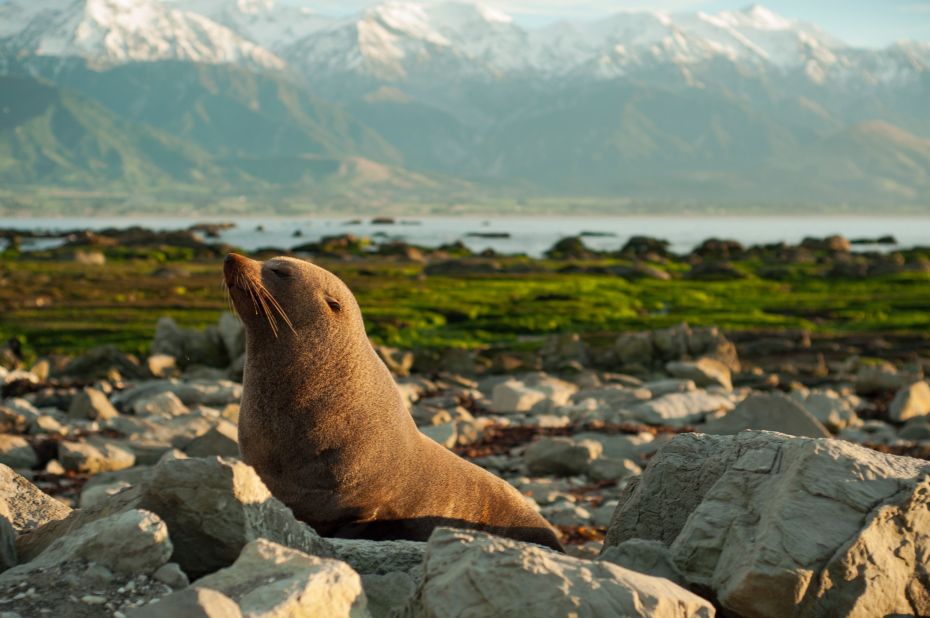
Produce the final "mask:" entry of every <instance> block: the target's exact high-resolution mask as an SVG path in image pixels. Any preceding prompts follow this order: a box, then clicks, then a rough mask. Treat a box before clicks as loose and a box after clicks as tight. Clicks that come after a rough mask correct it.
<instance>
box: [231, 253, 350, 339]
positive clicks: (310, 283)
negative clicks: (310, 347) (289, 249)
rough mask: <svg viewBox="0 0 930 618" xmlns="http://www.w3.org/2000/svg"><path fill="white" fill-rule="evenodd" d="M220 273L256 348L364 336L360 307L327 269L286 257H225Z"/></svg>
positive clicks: (234, 255)
mask: <svg viewBox="0 0 930 618" xmlns="http://www.w3.org/2000/svg"><path fill="white" fill-rule="evenodd" d="M223 275H224V279H225V283H226V287H227V289H228V290H229V296H230V299H231V301H232V305H233V307H234V308H235V310H236V313H237V314H238V315H239V317H240V318H241V319H242V323H243V324H244V326H245V330H246V338H247V342H249V343H251V344H253V345H251V346H250V347H257V346H256V345H255V343H256V342H258V341H261V342H263V345H262V347H265V346H266V345H271V346H274V345H275V344H278V345H281V346H286V345H288V343H289V342H292V341H294V340H295V339H296V340H298V341H304V342H306V341H308V340H323V339H325V340H327V341H328V342H330V343H331V344H332V343H337V342H338V340H340V339H344V338H345V337H346V336H347V334H350V333H356V334H357V333H358V332H359V331H360V332H361V333H362V334H364V332H365V329H364V325H363V322H362V317H361V311H360V310H359V307H358V303H356V301H355V297H354V296H353V295H352V292H351V291H350V290H349V288H348V287H347V286H346V285H345V284H344V283H343V282H342V281H341V280H340V279H339V278H338V277H337V276H336V275H334V274H332V273H331V272H329V271H327V270H325V269H323V268H320V267H319V266H315V265H313V264H310V263H309V262H305V261H303V260H298V259H294V258H290V257H276V258H273V259H270V260H268V261H265V262H258V261H255V260H250V259H248V258H246V257H243V256H241V255H239V254H236V253H230V254H229V255H227V256H226V260H225V262H224V265H223Z"/></svg>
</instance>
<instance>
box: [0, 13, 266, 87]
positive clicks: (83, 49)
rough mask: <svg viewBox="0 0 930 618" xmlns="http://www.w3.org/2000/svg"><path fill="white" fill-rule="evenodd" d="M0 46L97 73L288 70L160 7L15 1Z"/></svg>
mask: <svg viewBox="0 0 930 618" xmlns="http://www.w3.org/2000/svg"><path fill="white" fill-rule="evenodd" d="M0 46H2V47H3V48H5V49H7V50H8V51H9V53H12V54H15V55H17V56H20V57H21V56H25V55H34V56H45V57H59V58H72V57H78V58H83V59H85V60H88V61H89V62H91V63H92V64H94V65H96V66H114V65H119V64H125V63H128V62H151V61H157V60H183V61H190V62H199V63H206V64H237V65H241V66H246V67H250V68H256V69H268V70H283V69H284V68H285V63H284V61H283V60H281V59H280V58H278V57H277V56H275V55H274V54H273V53H271V52H269V51H268V50H266V49H264V48H262V47H261V46H259V45H257V44H255V43H253V42H252V41H250V40H247V39H246V38H244V37H242V36H241V35H239V34H237V33H235V32H233V31H232V30H230V29H229V28H226V27H225V26H221V25H219V24H217V23H216V22H214V21H212V20H210V19H208V18H206V17H204V16H203V15H199V14H197V13H191V12H187V11H183V10H179V9H177V8H173V7H170V6H167V5H164V4H163V3H161V2H158V1H157V0H67V1H62V0H10V1H9V2H6V3H3V4H0Z"/></svg>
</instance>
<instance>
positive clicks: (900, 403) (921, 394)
mask: <svg viewBox="0 0 930 618" xmlns="http://www.w3.org/2000/svg"><path fill="white" fill-rule="evenodd" d="M928 414H930V386H927V383H926V382H924V381H923V380H921V381H920V382H914V383H913V384H909V385H907V386H905V387H904V388H902V389H901V390H899V391H898V392H897V394H896V395H895V397H894V399H893V400H892V401H891V405H890V406H888V417H889V418H890V419H891V420H892V421H896V422H898V423H903V422H904V421H906V420H908V419H912V418H916V417H918V416H927V415H928Z"/></svg>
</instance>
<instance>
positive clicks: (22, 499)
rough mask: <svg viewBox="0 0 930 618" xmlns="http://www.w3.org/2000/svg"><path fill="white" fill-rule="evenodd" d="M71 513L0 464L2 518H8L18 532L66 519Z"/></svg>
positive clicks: (0, 506) (0, 513) (0, 509)
mask: <svg viewBox="0 0 930 618" xmlns="http://www.w3.org/2000/svg"><path fill="white" fill-rule="evenodd" d="M69 513H71V508H70V507H68V506H67V505H65V504H63V503H61V502H59V501H58V500H56V499H54V498H52V497H51V496H49V495H47V494H45V493H44V492H42V490H40V489H39V488H38V487H36V486H35V485H33V484H32V483H30V482H29V481H27V480H26V479H24V478H23V477H22V476H20V475H19V474H16V473H15V472H13V470H11V469H10V468H8V467H7V466H4V465H0V517H5V518H6V519H8V520H9V521H10V523H11V524H12V525H13V529H14V530H15V531H16V532H24V531H26V530H30V529H32V528H37V527H39V526H41V525H43V524H45V523H48V522H50V521H55V520H58V519H64V518H65V517H67V516H68V514H69Z"/></svg>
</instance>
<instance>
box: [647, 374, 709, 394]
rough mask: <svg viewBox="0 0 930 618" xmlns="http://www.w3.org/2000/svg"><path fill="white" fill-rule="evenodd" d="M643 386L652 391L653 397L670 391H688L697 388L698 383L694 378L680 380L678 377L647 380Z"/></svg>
mask: <svg viewBox="0 0 930 618" xmlns="http://www.w3.org/2000/svg"><path fill="white" fill-rule="evenodd" d="M643 388H645V389H646V390H648V391H649V392H650V393H652V396H653V397H661V396H663V395H668V394H669V393H687V392H688V391H693V390H695V389H697V384H695V383H694V380H679V379H677V378H676V379H671V380H653V381H652V382H646V383H645V384H643Z"/></svg>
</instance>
